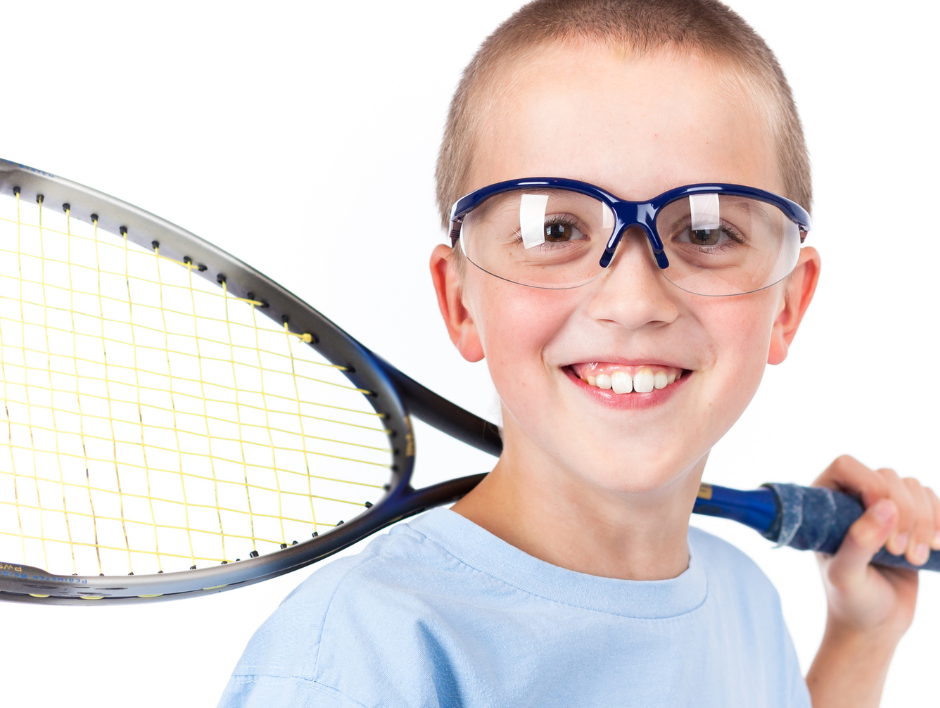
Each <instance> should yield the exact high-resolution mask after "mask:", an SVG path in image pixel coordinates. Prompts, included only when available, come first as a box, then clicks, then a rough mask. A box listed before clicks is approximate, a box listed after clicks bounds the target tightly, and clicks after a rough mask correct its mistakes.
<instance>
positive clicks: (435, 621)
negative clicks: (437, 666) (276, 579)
mask: <svg viewBox="0 0 940 708" xmlns="http://www.w3.org/2000/svg"><path fill="white" fill-rule="evenodd" d="M433 513H434V512H432V514H433ZM438 513H440V512H438ZM429 525H433V521H432V520H425V519H420V520H419V522H417V523H412V524H401V525H399V526H396V527H394V528H393V529H392V530H391V531H390V532H389V533H388V534H386V535H383V536H379V537H378V538H375V539H373V540H372V541H371V542H370V543H369V545H368V546H367V547H366V548H365V549H364V550H363V551H362V552H361V553H359V554H358V555H354V556H347V557H344V558H340V559H337V560H335V561H333V562H331V563H329V564H327V565H324V566H323V567H321V568H319V569H318V570H317V571H316V572H314V573H313V574H312V575H311V576H310V577H309V578H308V579H307V580H305V581H304V582H303V583H301V584H300V585H299V586H298V587H297V588H296V589H295V590H294V591H293V592H292V593H291V594H290V595H288V597H287V598H286V599H285V600H284V601H283V602H282V603H281V605H280V606H279V607H278V609H277V610H276V611H275V612H274V614H272V615H271V617H269V618H268V620H267V621H265V623H264V624H263V625H262V626H261V627H260V628H259V629H258V631H257V632H256V633H255V635H254V637H252V639H251V641H250V642H249V644H248V647H247V648H246V650H245V652H244V654H243V655H242V658H241V660H240V661H239V663H238V665H237V666H236V668H235V671H234V672H233V676H232V679H231V681H230V683H229V686H228V688H227V689H226V695H228V694H231V695H232V696H233V697H234V696H236V695H237V693H236V692H237V691H240V692H241V693H244V694H245V695H249V694H251V695H254V694H263V695H265V696H266V697H269V696H281V693H278V692H274V691H275V688H276V689H277V691H280V690H282V689H283V690H284V691H287V690H289V691H291V692H290V693H285V694H284V695H289V696H291V700H293V701H294V702H296V703H297V704H298V705H305V704H304V703H302V702H298V701H297V699H296V697H295V694H297V692H307V693H308V694H309V695H311V696H313V695H316V696H317V697H318V700H319V697H320V695H321V694H323V695H324V696H325V695H326V693H330V699H331V700H334V701H337V700H339V697H342V698H343V699H344V700H348V701H349V703H348V704H349V705H359V703H357V702H356V701H364V702H365V703H366V704H371V703H370V700H369V699H371V698H373V697H375V696H372V695H369V694H372V693H374V694H375V695H383V694H384V695H386V696H388V695H390V694H391V693H394V692H395V691H396V690H397V689H399V688H400V687H401V686H402V685H405V684H408V683H417V684H419V685H417V686H414V687H413V688H414V690H416V691H417V692H418V693H420V692H421V690H422V687H423V685H425V684H427V680H426V679H427V678H428V677H422V676H420V675H418V674H420V673H421V671H422V667H427V666H433V665H434V663H435V657H433V656H421V654H422V653H427V652H431V653H433V652H434V651H435V645H436V642H435V641H434V638H435V635H436V634H440V632H438V631H437V628H440V627H442V626H447V625H450V624H452V623H453V622H454V621H459V617H458V616H455V614H456V613H459V607H460V604H461V602H460V600H467V599H469V598H472V597H473V596H474V594H475V591H474V589H473V588H474V587H475V588H476V594H477V595H478V596H479V595H480V594H481V593H480V592H479V591H480V583H481V582H483V583H484V584H485V583H486V582H487V580H486V579H481V578H480V577H479V576H480V573H479V572H478V571H476V570H475V569H474V568H472V567H470V566H468V565H466V564H464V563H462V562H461V561H459V560H458V559H457V558H455V557H454V556H452V555H451V554H450V553H449V552H448V551H447V550H446V548H445V547H444V545H442V544H441V543H440V542H438V540H432V539H431V538H429V537H428V535H426V534H425V533H422V532H421V531H420V530H418V529H419V528H428V527H429ZM482 594H484V595H485V594H486V593H485V592H484V593H482ZM455 600H457V601H456V602H455ZM376 666H382V667H384V670H383V671H382V672H380V673H376V672H375V670H374V667H376ZM370 667H372V668H371V669H370ZM386 672H388V673H390V674H392V675H391V676H385V677H383V675H380V674H385V673H386ZM379 684H381V685H379ZM347 689H348V690H347ZM370 689H371V690H370ZM324 700H326V698H325V697H324ZM405 702H407V701H405ZM290 704H291V705H293V704H294V703H290ZM225 705H233V706H234V705H239V706H241V705H245V706H247V705H254V704H252V703H249V702H247V701H245V702H238V701H235V700H234V699H233V700H232V701H231V702H230V703H226V704H225ZM317 705H319V703H318V704H317ZM325 705H333V703H329V702H327V703H325ZM337 705H343V706H345V705H347V704H346V703H342V704H340V703H337Z"/></svg>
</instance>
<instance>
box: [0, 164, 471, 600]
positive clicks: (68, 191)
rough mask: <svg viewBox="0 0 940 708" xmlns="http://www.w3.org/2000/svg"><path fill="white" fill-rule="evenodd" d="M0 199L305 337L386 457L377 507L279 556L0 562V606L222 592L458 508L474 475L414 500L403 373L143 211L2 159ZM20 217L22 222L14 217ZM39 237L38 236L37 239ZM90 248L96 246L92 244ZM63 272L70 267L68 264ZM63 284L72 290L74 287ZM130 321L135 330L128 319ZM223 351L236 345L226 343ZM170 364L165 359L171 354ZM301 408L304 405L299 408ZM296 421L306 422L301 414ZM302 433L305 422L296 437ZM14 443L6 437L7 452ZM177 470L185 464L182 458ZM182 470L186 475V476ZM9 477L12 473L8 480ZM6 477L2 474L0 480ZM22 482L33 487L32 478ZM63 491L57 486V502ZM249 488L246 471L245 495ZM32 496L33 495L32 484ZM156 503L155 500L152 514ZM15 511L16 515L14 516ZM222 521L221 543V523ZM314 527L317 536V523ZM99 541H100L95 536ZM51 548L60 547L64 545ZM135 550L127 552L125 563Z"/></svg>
mask: <svg viewBox="0 0 940 708" xmlns="http://www.w3.org/2000/svg"><path fill="white" fill-rule="evenodd" d="M0 195H2V196H0V198H2V199H9V198H11V197H13V198H18V199H19V203H20V204H36V203H37V202H40V205H39V208H40V210H47V211H49V210H65V211H67V212H68V218H69V219H70V221H71V222H82V223H85V224H90V223H95V224H96V225H97V229H98V231H102V232H106V233H107V234H110V235H111V236H113V237H116V238H117V239H119V240H123V239H126V241H127V242H128V243H130V244H133V245H134V246H137V247H139V249H138V250H140V249H143V250H144V251H149V252H151V253H154V255H158V256H159V257H160V258H161V259H163V260H164V261H176V262H177V265H178V266H179V267H180V268H184V269H186V270H188V271H189V273H190V274H191V275H198V276H199V277H200V278H202V279H204V280H205V281H207V282H209V283H212V284H213V285H215V286H216V287H219V288H222V289H223V290H224V292H225V294H226V297H229V298H231V299H233V300H238V299H241V300H248V301H252V302H254V303H256V304H255V305H249V306H250V307H252V309H254V310H255V311H257V312H258V313H259V314H261V315H263V316H264V317H266V318H268V319H269V320H271V321H273V322H274V323H275V324H277V323H281V324H282V326H283V327H284V328H285V330H288V331H290V332H292V333H294V334H295V335H299V336H305V335H310V336H309V342H304V343H302V346H305V347H311V348H312V349H313V350H315V352H316V354H318V355H319V356H321V357H322V358H323V359H325V360H326V361H327V362H330V363H332V364H334V365H336V366H337V367H341V368H339V369H337V370H338V371H340V372H341V373H342V375H343V376H345V378H346V379H348V381H349V383H350V384H351V387H352V388H353V389H358V390H359V393H358V394H357V395H360V396H364V398H365V400H366V401H367V402H368V406H369V407H370V408H371V409H372V410H373V411H374V412H375V413H377V414H379V415H380V416H381V427H382V429H383V432H384V434H385V436H386V438H387V444H388V448H387V453H388V458H389V464H388V476H387V480H386V481H385V484H384V489H383V490H382V491H381V495H380V497H379V498H377V499H376V500H375V501H374V502H373V503H368V504H367V503H365V502H364V503H363V504H362V505H360V506H358V507H357V508H351V512H352V514H351V518H349V519H348V520H343V521H340V523H339V524H337V525H336V526H335V527H333V528H332V529H330V530H328V531H326V532H324V533H321V534H317V533H311V534H308V535H307V537H306V538H301V539H290V540H286V542H285V543H282V545H281V548H279V549H277V550H274V551H272V552H268V553H262V554H258V553H257V552H255V553H252V554H249V553H242V554H241V555H240V556H239V558H238V560H237V561H236V560H235V559H224V558H223V561H224V562H216V563H212V564H207V565H206V564H198V566H199V567H197V568H196V569H190V570H177V571H175V572H163V571H162V570H161V571H160V572H158V573H150V574H145V575H140V574H136V575H135V574H130V575H124V574H121V575H108V574H103V575H102V574H90V573H87V572H86V573H84V574H70V573H63V572H62V571H61V570H58V571H57V570H55V569H48V570H47V569H46V568H40V567H35V566H33V565H28V564H26V563H25V562H24V559H11V558H4V557H2V555H0V599H2V600H17V601H25V602H40V603H49V604H63V603H65V604H69V603H71V604H90V601H93V602H91V604H95V603H97V604H102V603H103V604H108V603H119V602H120V603H126V602H140V601H153V600H154V599H172V598H179V597H187V596H193V595H201V594H207V593H211V592H220V591H222V590H227V589H231V588H233V587H239V586H242V585H246V584H250V583H254V582H258V581H260V580H264V579H267V578H270V577H274V576H276V575H280V574H282V573H286V572H289V571H291V570H296V569H297V568H300V567H303V566H305V565H308V564H310V563H313V562H315V561H317V560H319V559H321V558H324V557H326V556H328V555H330V554H332V553H335V552H337V551H339V550H341V549H342V548H345V547H347V546H349V545H351V544H352V543H355V542H356V541H358V540H360V539H362V538H363V537H365V536H367V535H369V534H370V533H373V532H375V531H377V530H379V529H381V528H383V527H385V526H387V525H389V524H391V523H394V522H395V521H397V520H399V519H401V518H404V517H406V516H409V515H411V514H413V513H417V512H418V511H420V510H422V509H423V508H427V506H428V505H433V504H440V503H445V502H446V501H454V500H456V499H457V498H459V496H461V495H462V494H463V493H465V492H466V491H468V490H469V489H470V488H472V486H473V485H474V484H476V482H477V481H478V478H476V477H475V478H473V480H472V481H469V482H464V483H463V484H462V485H457V486H456V487H455V486H454V485H453V484H450V485H446V484H445V485H439V487H441V489H439V490H437V491H436V492H433V493H431V494H423V495H415V494H414V492H413V490H412V488H411V485H410V481H411V476H412V472H413V469H414V455H415V447H414V436H413V432H412V427H411V422H410V419H409V414H408V410H407V407H406V404H405V401H404V400H403V397H402V395H401V393H400V391H399V386H398V385H397V384H396V381H395V380H394V377H396V376H402V375H401V374H400V373H399V372H396V371H391V372H390V371H389V369H388V368H387V365H386V364H384V362H381V361H380V360H379V359H378V358H377V357H375V356H374V355H373V354H372V353H371V352H370V351H369V350H368V349H366V348H365V347H363V346H362V345H361V344H359V343H358V342H357V341H355V340H354V339H353V338H352V337H350V336H349V335H348V334H346V333H345V332H344V331H343V330H342V329H340V328H339V327H337V326H336V325H335V324H333V323H332V322H330V321H329V320H328V319H326V318H325V317H324V316H323V315H321V314H320V313H319V312H317V311H316V310H315V309H313V308H312V307H310V306H309V305H307V304H306V303H304V302H303V301H302V300H300V299H299V298H297V297H296V296H295V295H293V294H292V293H290V292H288V291H287V290H285V289H284V288H282V287H281V286H279V285H278V284H276V283H275V282H273V281H272V280H270V279H269V278H267V277H265V276H264V275H262V274H260V273H258V272H257V271H256V270H254V269H252V268H251V267H250V266H248V265H246V264H244V263H243V262H241V261H239V260H238V259H236V258H234V257H233V256H231V255H229V254H228V253H225V252H224V251H222V250H221V249H219V248H217V247H215V246H213V245H212V244H209V243H207V242H206V241H203V240H202V239H200V238H198V237H197V236H195V235H193V234H191V233H189V232H188V231H185V230H184V229H181V228H179V227H178V226H175V225H174V224H171V223H169V222H167V221H165V220H163V219H161V218H159V217H156V216H154V215H152V214H150V213H148V212H146V211H144V210H142V209H139V208H137V207H134V206H132V205H130V204H127V203H125V202H122V201H120V200H118V199H115V198H113V197H110V196H108V195H105V194H102V193H100V192H97V191H95V190H92V189H90V188H87V187H84V186H82V185H79V184H76V183H74V182H70V181H68V180H65V179H62V178H59V177H55V176H53V175H51V174H49V173H46V172H42V171H39V170H35V169H33V168H29V167H26V166H23V165H19V164H17V163H12V162H8V161H5V160H0ZM17 219H18V220H19V217H17ZM17 228H19V225H18V226H17ZM39 238H40V239H42V238H43V237H42V232H41V231H40V236H39ZM17 243H19V241H18V242H17ZM18 248H19V246H18ZM95 248H98V246H97V244H96V245H95ZM135 252H136V251H135ZM0 257H6V258H10V257H11V254H10V253H9V252H7V253H0ZM69 258H71V256H70V257H69ZM43 267H44V266H43ZM68 267H69V268H70V269H71V268H72V266H71V265H69V266H68ZM157 267H158V268H159V267H161V264H160V263H158V265H157ZM69 283H70V287H71V279H70V281H69ZM128 292H130V286H128ZM43 297H45V296H43ZM43 302H45V300H44V301H43ZM262 303H263V305H262ZM226 306H227V305H226ZM128 309H130V306H129V308H128ZM102 312H103V310H102ZM7 314H9V313H7ZM131 319H132V321H131V324H132V325H133V324H134V323H133V315H131ZM44 321H45V320H44ZM0 334H2V322H0ZM229 344H230V345H232V342H231V341H230V342H229ZM24 351H25V350H24ZM167 356H168V359H169V354H168V355H167ZM259 361H260V354H259ZM135 362H136V359H135ZM200 365H201V364H200ZM233 368H234V367H233ZM50 380H51V379H50ZM412 383H413V382H412ZM50 386H51V384H50ZM139 400H140V397H139V393H138V401H139ZM299 406H300V403H298V410H299ZM300 417H301V418H303V416H302V415H301V416H300ZM2 422H3V423H5V424H6V425H7V426H8V427H9V413H8V420H6V421H2ZM21 424H22V423H21ZM142 424H143V423H142ZM239 435H240V433H239ZM304 435H305V433H304V432H303V426H302V424H301V437H303V436H304ZM12 440H13V438H12V434H11V437H10V444H11V445H12ZM141 441H142V445H141V447H144V445H143V433H142V434H141ZM0 442H2V440H0ZM304 449H305V450H306V448H304ZM11 454H12V447H11ZM11 459H12V458H11ZM86 464H87V463H86ZM180 464H181V465H182V456H181V463H180ZM35 470H36V471H34V474H33V477H35V476H36V475H37V474H38V467H37V468H35ZM0 471H2V470H0ZM180 471H181V472H183V470H182V468H181V470H180ZM7 474H8V475H9V472H7ZM87 474H88V471H87V468H86V475H87ZM213 475H214V473H213ZM2 477H3V475H2V474H0V478H2ZM13 477H14V481H16V473H15V470H14V474H13ZM21 477H24V478H28V479H32V477H30V476H29V475H21ZM117 477H120V475H119V474H118V475H117ZM28 479H27V481H28ZM181 480H182V476H181ZM21 481H22V480H21ZM53 481H54V480H53ZM181 484H182V481H181ZM278 488H280V485H279V484H278ZM64 489H65V487H64V486H63V497H64V495H65V491H64ZM148 489H149V481H148ZM247 490H248V485H247V472H246V493H247ZM36 494H37V496H39V488H38V484H37V492H36ZM91 497H92V492H89V499H91ZM0 501H2V502H5V503H6V505H7V507H9V506H10V504H11V502H10V499H9V498H7V499H2V498H0ZM184 501H185V493H184ZM37 504H38V506H39V507H40V509H41V508H42V506H43V503H42V502H41V501H39V502H37ZM152 505H153V502H152V500H151V507H152ZM311 505H312V502H311ZM249 508H250V507H249ZM311 508H312V506H311ZM19 511H20V509H19V507H17V512H18V513H19ZM46 511H48V510H46ZM53 511H54V512H55V513H61V514H63V515H66V525H67V524H68V521H67V518H68V517H67V513H68V512H67V510H65V509H63V510H53ZM38 513H39V514H40V516H42V515H43V514H44V513H45V511H43V510H40V511H39V512H38ZM187 518H188V517H187ZM137 523H139V522H137ZM219 523H220V529H219V533H220V535H221V533H222V529H221V526H222V522H221V515H220V522H219ZM188 525H189V523H188V521H187V526H188ZM153 526H154V529H153V531H154V537H155V538H156V537H157V527H158V526H159V524H158V523H157V521H156V517H155V516H154V517H153ZM312 528H314V529H315V528H316V522H315V521H314V525H313V527H312ZM0 532H2V529H0ZM7 533H9V529H7ZM69 538H71V536H70V537H69ZM95 538H96V539H97V534H96V536H95ZM50 542H52V541H50ZM55 542H58V543H61V540H59V541H55ZM223 547H224V546H223ZM96 550H97V549H96ZM131 550H132V549H130V544H128V558H130V554H131ZM134 552H136V551H134ZM24 555H25V546H24ZM252 556H256V557H252ZM73 557H74V550H73ZM99 562H100V561H99Z"/></svg>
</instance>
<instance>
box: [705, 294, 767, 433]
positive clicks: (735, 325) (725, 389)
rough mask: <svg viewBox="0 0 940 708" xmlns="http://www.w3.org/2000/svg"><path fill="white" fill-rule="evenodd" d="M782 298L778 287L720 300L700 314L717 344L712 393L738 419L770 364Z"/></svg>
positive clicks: (713, 341)
mask: <svg viewBox="0 0 940 708" xmlns="http://www.w3.org/2000/svg"><path fill="white" fill-rule="evenodd" d="M778 299H779V295H778V293H777V292H776V289H773V288H771V289H768V290H764V291H760V292H758V293H753V294H751V295H745V296H742V297H739V298H728V299H716V300H714V301H712V302H710V303H709V306H708V307H706V308H705V309H704V310H703V311H702V312H701V313H700V321H701V322H702V324H703V325H704V327H705V328H706V329H707V331H708V332H709V333H710V338H711V340H712V343H713V345H714V347H715V358H714V361H713V368H712V372H711V373H712V375H713V376H712V378H713V382H712V383H713V387H712V395H713V396H714V397H715V400H716V402H717V400H719V399H720V400H722V401H724V402H725V406H726V407H729V408H731V409H733V415H734V416H735V418H736V417H737V416H738V415H740V414H741V412H743V410H744V408H745V406H747V404H748V403H749V402H750V400H751V398H753V396H754V393H755V392H756V391H757V387H758V385H759V384H760V381H761V378H762V377H763V374H764V369H765V367H766V365H767V356H768V352H769V349H770V336H771V332H772V329H773V322H774V317H775V314H776V312H775V305H776V303H777V301H778Z"/></svg>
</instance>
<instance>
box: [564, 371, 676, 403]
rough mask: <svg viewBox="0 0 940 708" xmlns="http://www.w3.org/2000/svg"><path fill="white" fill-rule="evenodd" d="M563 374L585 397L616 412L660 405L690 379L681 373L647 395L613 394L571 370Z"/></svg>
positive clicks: (635, 393) (634, 393)
mask: <svg viewBox="0 0 940 708" xmlns="http://www.w3.org/2000/svg"><path fill="white" fill-rule="evenodd" d="M564 371H565V373H566V374H568V378H569V379H571V381H573V382H574V384H575V385H576V386H577V387H578V388H580V389H581V390H582V391H583V392H584V393H585V394H586V395H588V396H590V397H591V398H592V399H594V400H595V401H597V402H598V403H600V404H601V405H603V406H607V407H608V408H615V409H617V410H641V409H644V408H653V407H654V406H658V405H661V404H663V403H665V402H666V401H668V400H669V399H670V398H672V397H673V396H674V395H676V393H677V392H678V391H679V389H680V388H682V387H683V386H684V385H685V382H686V381H688V380H689V379H690V378H692V373H691V372H689V371H684V372H682V377H681V378H679V379H677V380H676V381H675V382H674V383H671V384H669V385H667V386H666V387H665V388H654V389H653V390H652V391H650V392H649V393H637V392H636V391H634V392H633V393H614V392H613V391H612V390H611V389H604V388H598V387H597V386H591V385H590V384H589V383H587V382H586V381H582V380H581V379H579V378H578V377H577V376H575V374H574V371H572V370H571V368H569V367H566V368H565V369H564Z"/></svg>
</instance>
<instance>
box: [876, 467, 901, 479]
mask: <svg viewBox="0 0 940 708" xmlns="http://www.w3.org/2000/svg"><path fill="white" fill-rule="evenodd" d="M876 472H878V474H880V475H881V476H882V477H883V478H884V479H885V480H886V481H888V482H897V481H898V480H899V479H900V477H899V476H898V473H897V472H895V471H894V470H893V469H891V468H890V467H881V468H879V469H877V470H876Z"/></svg>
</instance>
